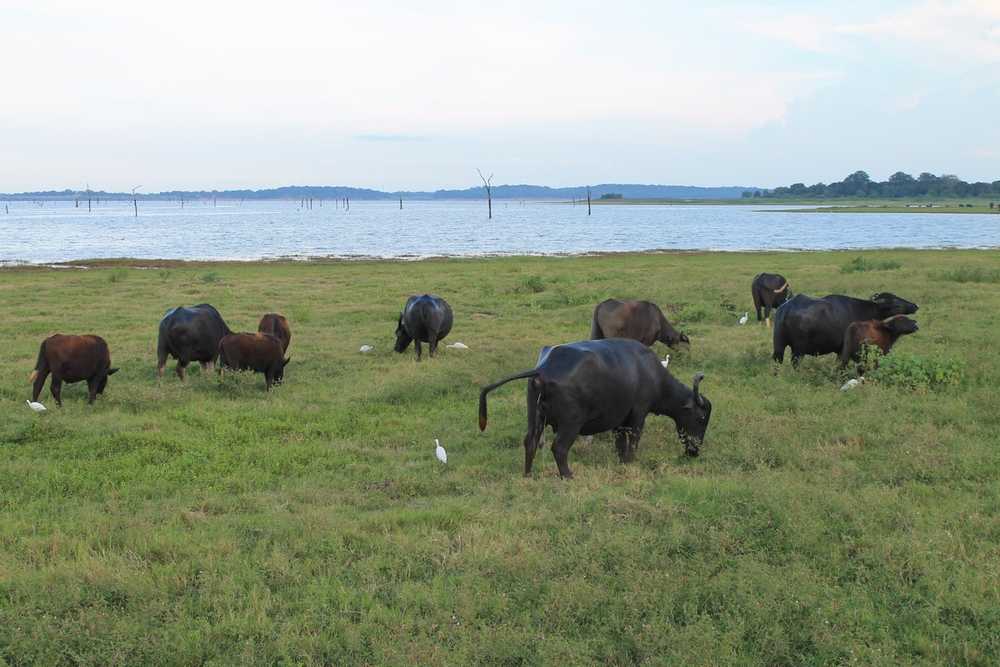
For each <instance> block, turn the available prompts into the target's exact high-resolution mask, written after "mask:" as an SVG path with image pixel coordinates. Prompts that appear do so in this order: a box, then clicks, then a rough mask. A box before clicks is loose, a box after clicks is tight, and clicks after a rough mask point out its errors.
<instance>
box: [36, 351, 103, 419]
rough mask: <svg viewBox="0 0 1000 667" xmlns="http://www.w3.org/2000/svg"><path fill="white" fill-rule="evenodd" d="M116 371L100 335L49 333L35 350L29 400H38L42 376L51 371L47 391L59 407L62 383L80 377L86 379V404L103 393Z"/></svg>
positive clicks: (42, 382) (43, 378)
mask: <svg viewBox="0 0 1000 667" xmlns="http://www.w3.org/2000/svg"><path fill="white" fill-rule="evenodd" d="M117 372H118V369H117V368H111V352H110V351H109V350H108V344H107V343H106V342H104V339H103V338H101V337H100V336H64V335H62V334H56V335H54V336H49V337H48V338H46V339H45V340H43V341H42V345H41V347H39V349H38V360H37V361H36V362H35V370H34V371H33V372H32V373H31V378H30V379H29V381H30V382H33V383H34V387H33V388H32V392H31V400H32V401H37V400H38V395H39V394H41V393H42V387H44V386H45V379H46V378H47V377H48V376H49V373H52V383H51V384H50V385H49V391H50V392H52V398H54V399H55V400H56V405H58V406H59V407H62V383H63V382H66V383H67V384H72V383H73V382H80V381H82V380H86V381H87V393H88V397H87V403H90V404H93V402H94V399H95V398H97V396H98V394H103V393H104V388H105V387H107V385H108V376H110V375H114V374H115V373H117Z"/></svg>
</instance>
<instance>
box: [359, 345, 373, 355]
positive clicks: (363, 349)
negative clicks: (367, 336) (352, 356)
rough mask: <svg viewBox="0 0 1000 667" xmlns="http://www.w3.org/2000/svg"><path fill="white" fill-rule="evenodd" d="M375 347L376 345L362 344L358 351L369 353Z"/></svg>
mask: <svg viewBox="0 0 1000 667" xmlns="http://www.w3.org/2000/svg"><path fill="white" fill-rule="evenodd" d="M374 349H375V346H374V345H362V346H361V349H360V350H358V351H359V352H364V353H366V354H367V353H368V352H371V351H372V350H374Z"/></svg>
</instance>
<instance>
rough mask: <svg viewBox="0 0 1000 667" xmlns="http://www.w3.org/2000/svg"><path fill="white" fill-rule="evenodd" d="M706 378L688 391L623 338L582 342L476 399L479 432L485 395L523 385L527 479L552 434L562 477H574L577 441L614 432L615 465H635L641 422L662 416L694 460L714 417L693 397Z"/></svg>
mask: <svg viewBox="0 0 1000 667" xmlns="http://www.w3.org/2000/svg"><path fill="white" fill-rule="evenodd" d="M702 377H704V376H703V375H702V374H701V373H699V374H697V375H695V376H694V384H693V386H692V388H691V389H688V388H687V387H686V386H684V384H682V383H681V382H679V381H677V380H676V379H675V378H674V377H673V376H672V375H671V374H670V373H669V372H668V371H667V369H666V368H664V367H663V366H662V365H661V364H660V360H659V359H658V358H657V356H656V354H655V353H653V351H652V350H650V349H649V348H647V347H645V346H644V345H642V343H639V342H638V341H634V340H628V339H624V338H609V339H607V340H587V341H580V342H578V343H567V344H566V345H556V346H555V347H552V348H549V347H546V348H543V349H542V353H541V355H539V361H538V364H537V365H536V366H535V368H534V369H533V370H530V371H524V372H523V373H518V374H516V375H512V376H510V377H507V378H504V379H503V380H500V381H499V382H495V383H493V384H491V385H489V386H487V387H483V389H482V390H481V391H480V392H479V430H481V431H482V430H485V429H486V395H487V394H488V393H490V392H491V391H493V390H494V389H496V388H497V387H499V386H500V385H502V384H504V383H507V382H510V381H511V380H517V379H520V378H528V379H529V382H528V432H527V434H526V435H525V436H524V474H525V475H528V474H530V473H531V463H532V461H533V460H534V458H535V451H536V450H537V449H538V446H539V441H540V439H541V437H542V432H543V430H544V429H545V426H546V425H551V426H552V430H553V431H554V432H555V442H554V443H553V444H552V454H553V456H554V457H555V460H556V465H557V466H558V467H559V475H560V476H561V477H567V478H568V477H572V476H573V473H572V472H571V471H570V469H569V464H568V462H567V455H568V454H569V448H570V446H571V445H572V444H573V442H574V440H576V437H577V436H578V435H592V434H595V433H603V432H605V431H614V433H615V446H616V447H617V448H618V457H619V459H621V461H622V462H623V463H624V462H627V461H632V460H634V459H635V453H636V450H637V448H638V446H639V438H640V437H641V436H642V429H643V425H644V424H645V422H646V415H648V414H649V413H653V414H655V415H666V416H668V417H670V418H671V419H673V420H674V422H675V423H676V425H677V434H678V435H679V436H680V439H681V442H682V443H683V444H684V449H685V452H686V453H687V454H688V455H689V456H697V455H698V450H699V447H700V446H701V443H702V441H703V440H704V437H705V430H706V429H707V428H708V420H709V417H711V415H712V404H711V403H710V402H709V400H708V399H707V398H705V397H704V396H702V395H701V394H700V393H698V385H699V383H700V382H701V380H702Z"/></svg>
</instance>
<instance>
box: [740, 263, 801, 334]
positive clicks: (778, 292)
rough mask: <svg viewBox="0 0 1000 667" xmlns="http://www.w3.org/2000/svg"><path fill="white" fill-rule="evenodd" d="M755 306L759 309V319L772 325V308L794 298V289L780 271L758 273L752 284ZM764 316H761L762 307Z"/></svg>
mask: <svg viewBox="0 0 1000 667" xmlns="http://www.w3.org/2000/svg"><path fill="white" fill-rule="evenodd" d="M750 294H751V296H752V297H753V307H754V309H755V310H756V311H757V321H758V322H761V321H763V322H767V326H771V310H772V309H773V308H777V307H778V306H780V305H781V304H783V303H784V302H786V301H788V300H789V299H791V298H792V289H791V288H790V287H789V286H788V281H787V280H785V277H784V276H783V275H781V274H780V273H758V274H757V275H756V276H754V279H753V282H752V283H751V284H750ZM762 308H763V309H764V317H761V313H760V311H761V309H762Z"/></svg>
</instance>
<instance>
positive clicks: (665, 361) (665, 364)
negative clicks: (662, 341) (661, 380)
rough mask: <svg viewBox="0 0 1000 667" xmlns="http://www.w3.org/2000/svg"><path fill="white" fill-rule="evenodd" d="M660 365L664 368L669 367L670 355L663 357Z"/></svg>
mask: <svg viewBox="0 0 1000 667" xmlns="http://www.w3.org/2000/svg"><path fill="white" fill-rule="evenodd" d="M660 363H661V364H663V367H664V368H666V367H667V366H669V365H670V355H669V354H668V355H667V356H665V357H663V361H661V362H660Z"/></svg>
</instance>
